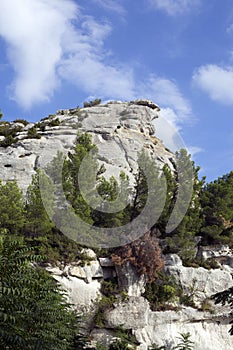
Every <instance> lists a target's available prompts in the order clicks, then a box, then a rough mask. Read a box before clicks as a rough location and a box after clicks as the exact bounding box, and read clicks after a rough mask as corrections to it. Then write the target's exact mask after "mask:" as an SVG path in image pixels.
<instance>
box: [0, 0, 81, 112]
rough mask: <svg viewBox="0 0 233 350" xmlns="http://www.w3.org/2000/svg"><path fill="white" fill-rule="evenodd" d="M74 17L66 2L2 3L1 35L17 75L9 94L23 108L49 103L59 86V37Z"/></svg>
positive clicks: (72, 6)
mask: <svg viewBox="0 0 233 350" xmlns="http://www.w3.org/2000/svg"><path fill="white" fill-rule="evenodd" d="M76 14H77V6H76V5H75V4H74V2H72V1H69V0H65V1H63V0H61V1H57V0H48V1H46V0H11V1H8V0H1V2H0V35H1V36H2V37H3V39H4V40H5V41H6V43H7V55H8V58H9V61H10V64H11V65H12V67H13V69H14V71H15V74H16V77H15V80H14V82H13V83H12V85H11V92H12V96H13V98H14V99H15V100H17V101H18V102H19V103H20V104H21V105H22V106H24V107H25V108H28V107H30V106H31V105H32V103H34V102H41V101H45V100H48V99H49V98H50V97H51V95H52V93H53V91H54V89H55V88H56V86H57V85H58V79H57V76H56V65H57V64H58V63H59V61H60V59H61V57H62V53H63V50H62V36H63V34H64V32H65V31H66V28H67V26H68V24H69V21H71V20H72V19H74V18H75V16H76Z"/></svg>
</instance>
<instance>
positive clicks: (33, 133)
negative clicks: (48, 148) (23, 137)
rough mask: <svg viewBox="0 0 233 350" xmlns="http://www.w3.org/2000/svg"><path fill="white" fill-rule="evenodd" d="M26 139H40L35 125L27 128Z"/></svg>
mask: <svg viewBox="0 0 233 350" xmlns="http://www.w3.org/2000/svg"><path fill="white" fill-rule="evenodd" d="M27 138H28V139H40V138H41V135H40V134H38V132H37V129H36V127H35V126H33V127H32V128H30V129H28V134H27Z"/></svg>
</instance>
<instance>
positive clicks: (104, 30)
mask: <svg viewBox="0 0 233 350" xmlns="http://www.w3.org/2000/svg"><path fill="white" fill-rule="evenodd" d="M111 31H112V28H111V25H110V24H109V23H107V22H104V23H103V22H100V21H96V20H95V19H94V18H93V17H91V16H86V15H85V14H83V13H82V12H81V11H80V9H79V8H78V7H77V4H76V3H75V2H74V1H73V0H11V1H10V2H9V1H8V0H1V2H0V35H1V36H2V37H3V38H4V39H5V41H6V43H7V53H8V57H9V62H10V64H11V66H12V67H13V69H14V71H15V78H14V81H13V83H12V86H11V92H12V97H13V98H14V99H15V100H16V101H17V103H18V104H20V105H21V106H23V107H24V108H30V107H32V106H33V105H34V104H35V103H41V102H44V101H48V100H50V99H51V97H52V95H53V93H54V92H55V91H56V89H57V88H59V86H60V85H61V82H62V81H63V80H67V81H68V82H72V83H73V84H74V85H75V86H76V87H77V89H79V90H82V91H83V92H85V93H86V94H87V95H93V96H96V97H102V98H104V99H122V100H131V99H136V98H141V97H144V98H150V99H152V100H154V101H155V102H156V103H158V104H159V105H160V107H162V108H163V111H164V115H165V116H167V117H168V119H169V120H170V121H171V122H172V123H173V125H174V126H176V127H177V126H178V125H180V124H181V123H182V122H184V121H186V120H188V119H189V118H190V116H191V112H192V111H191V107H190V105H189V102H188V101H187V100H186V99H185V98H184V97H183V95H182V93H181V92H180V91H179V89H178V87H177V85H176V83H175V82H174V81H171V80H169V79H166V78H164V77H159V76H155V75H151V76H149V77H144V78H142V77H141V76H139V77H138V76H136V73H135V71H134V69H133V66H132V65H129V64H123V63H121V62H117V61H116V60H115V59H114V56H113V54H112V53H111V52H109V51H107V50H106V48H105V45H104V44H105V39H106V38H107V37H108V36H109V35H110V34H111ZM142 79H143V80H142Z"/></svg>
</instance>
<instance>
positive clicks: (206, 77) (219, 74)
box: [192, 64, 233, 105]
mask: <svg viewBox="0 0 233 350" xmlns="http://www.w3.org/2000/svg"><path fill="white" fill-rule="evenodd" d="M192 80H193V83H194V84H195V85H196V86H197V87H199V88H200V89H201V90H203V91H204V92H206V93H207V94H208V95H209V96H210V98H211V99H212V100H214V101H218V102H220V103H223V104H225V105H231V104H233V66H230V67H220V66H218V65H214V64H209V65H205V66H201V67H200V68H198V69H197V70H196V71H195V72H194V74H193V77H192Z"/></svg>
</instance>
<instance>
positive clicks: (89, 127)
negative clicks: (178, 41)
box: [0, 100, 173, 192]
mask: <svg viewBox="0 0 233 350" xmlns="http://www.w3.org/2000/svg"><path fill="white" fill-rule="evenodd" d="M140 101H141V102H142V103H140ZM152 107H153V108H152ZM158 110H159V108H158V107H156V105H155V104H153V103H152V102H151V101H148V103H146V100H137V101H135V102H134V101H132V102H130V103H129V102H124V103H123V102H117V101H113V102H109V103H107V104H105V105H98V106H94V107H87V108H82V109H81V108H74V109H68V110H59V111H58V112H57V114H55V115H52V116H50V117H48V118H44V119H43V120H42V121H41V122H40V123H37V124H36V125H33V124H29V125H27V126H24V125H21V127H22V131H20V132H18V134H17V138H18V142H17V143H14V144H13V145H11V146H9V147H6V148H3V147H0V158H1V164H2V166H1V169H0V178H1V179H2V180H3V181H6V180H16V181H17V182H18V184H19V186H20V187H21V188H22V189H23V191H24V192H25V191H26V189H27V187H28V185H29V183H30V181H31V176H32V175H33V174H35V171H36V169H37V168H39V167H41V166H42V167H43V165H44V162H49V161H50V160H52V159H53V157H55V156H56V154H57V152H58V151H61V152H63V153H64V154H67V152H68V151H69V150H71V149H72V147H73V146H74V142H75V140H76V136H77V132H78V131H79V132H88V133H89V134H90V135H91V136H92V142H93V143H94V144H96V145H97V147H98V150H99V157H98V159H99V162H100V164H104V166H105V168H106V177H108V176H110V175H113V176H114V177H116V178H118V176H119V174H120V172H121V171H124V172H125V173H126V174H127V175H129V177H130V180H131V181H132V182H133V181H134V180H133V175H134V174H135V173H136V171H137V157H138V153H139V152H141V150H142V149H144V150H147V151H148V152H149V154H150V155H151V156H153V157H154V159H155V160H156V162H157V163H158V165H160V166H163V165H164V164H165V163H168V164H169V165H170V166H171V168H172V163H171V159H172V158H173V154H172V153H171V152H169V151H168V150H167V149H166V148H165V146H164V145H163V144H162V142H161V141H160V140H159V139H158V138H156V136H155V135H154V132H155V128H154V126H153V120H154V119H156V118H158V116H159V114H158ZM57 120H58V123H59V124H60V125H58V126H51V125H54V123H55V122H54V121H57ZM33 126H34V127H36V128H37V129H36V130H37V132H38V134H39V135H41V138H38V139H35V138H33V139H30V138H27V137H28V136H27V132H28V130H29V129H30V128H32V127H33ZM42 154H43V157H42Z"/></svg>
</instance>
